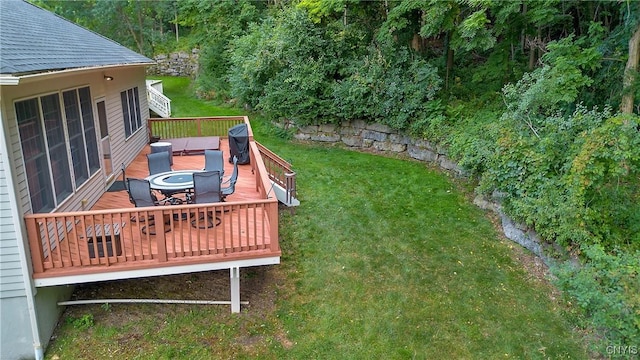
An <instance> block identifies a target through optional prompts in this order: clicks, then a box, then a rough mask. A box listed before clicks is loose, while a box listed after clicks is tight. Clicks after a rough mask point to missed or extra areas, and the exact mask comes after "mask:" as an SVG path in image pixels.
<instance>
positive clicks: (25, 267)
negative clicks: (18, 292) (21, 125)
mask: <svg viewBox="0 0 640 360" xmlns="http://www.w3.org/2000/svg"><path fill="white" fill-rule="evenodd" d="M4 108H6V107H3V109H4ZM3 113H4V111H0V124H1V125H0V146H1V148H0V155H1V156H2V163H3V164H6V166H10V164H11V163H10V162H9V146H8V142H7V141H6V139H7V137H6V132H5V127H4V124H5V121H4V120H3V118H5V116H3ZM7 175H8V176H6V181H7V188H8V189H15V187H14V179H13V173H12V172H7ZM7 195H8V198H9V204H10V208H11V216H12V217H13V218H14V219H22V214H20V213H18V198H17V196H16V193H15V191H9V194H7ZM18 224H19V225H18ZM18 224H15V223H14V231H15V234H16V238H17V239H18V242H19V244H18V256H19V257H20V263H22V266H21V270H22V279H23V281H24V290H25V293H26V297H27V307H28V309H29V320H30V323H31V333H32V336H33V350H34V352H35V359H36V360H42V359H44V349H43V347H42V341H40V331H39V328H38V316H37V309H36V304H35V296H36V293H37V290H36V288H35V286H34V285H33V279H32V278H31V272H30V266H29V265H30V264H31V263H30V262H29V256H28V255H27V254H28V252H27V249H26V246H25V241H24V239H25V235H24V234H26V231H24V222H23V221H19V222H18ZM20 240H22V241H20Z"/></svg>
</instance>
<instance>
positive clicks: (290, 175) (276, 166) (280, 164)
mask: <svg viewBox="0 0 640 360" xmlns="http://www.w3.org/2000/svg"><path fill="white" fill-rule="evenodd" d="M255 143H256V145H257V147H258V151H259V152H260V156H261V157H262V161H263V162H264V166H265V168H266V169H267V173H268V174H269V179H270V180H272V181H273V182H275V183H276V184H278V185H280V186H281V187H282V188H283V189H285V192H286V194H287V198H286V202H287V203H291V199H292V198H295V197H296V173H295V171H293V168H292V166H291V164H290V163H289V162H287V161H286V160H284V159H283V158H281V157H280V156H278V155H276V154H275V153H274V152H273V151H271V150H269V149H267V148H266V147H264V145H262V144H260V143H259V142H257V141H256V142H255Z"/></svg>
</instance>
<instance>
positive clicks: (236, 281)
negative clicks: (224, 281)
mask: <svg viewBox="0 0 640 360" xmlns="http://www.w3.org/2000/svg"><path fill="white" fill-rule="evenodd" d="M229 276H230V281H231V286H230V287H231V312H232V313H239V312H240V268H239V267H238V266H233V267H231V268H229Z"/></svg>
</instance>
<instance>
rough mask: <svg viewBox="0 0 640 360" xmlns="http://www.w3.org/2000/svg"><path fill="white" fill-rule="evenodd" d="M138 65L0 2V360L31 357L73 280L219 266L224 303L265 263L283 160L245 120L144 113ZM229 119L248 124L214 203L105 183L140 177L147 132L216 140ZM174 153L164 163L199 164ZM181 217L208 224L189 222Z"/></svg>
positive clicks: (289, 184)
mask: <svg viewBox="0 0 640 360" xmlns="http://www.w3.org/2000/svg"><path fill="white" fill-rule="evenodd" d="M151 63H152V61H151V60H150V59H148V58H147V57H145V56H142V55H140V54H137V53H135V52H133V51H131V50H129V49H127V48H125V47H123V46H121V45H119V44H117V43H115V42H113V41H111V40H109V39H107V38H105V37H103V36H101V35H98V34H96V33H93V32H91V31H88V30H86V29H84V28H82V27H79V26H77V25H75V24H73V23H71V22H69V21H67V20H65V19H63V18H61V17H58V16H56V15H54V14H52V13H50V12H48V11H45V10H43V9H41V8H39V7H37V6H34V5H32V4H30V3H27V2H24V1H21V0H2V1H0V123H1V125H2V126H0V358H1V359H25V358H35V359H41V358H43V356H44V350H45V348H46V346H47V344H48V342H49V339H50V336H51V335H52V333H53V331H54V329H55V326H56V324H57V322H58V320H59V317H60V315H61V313H62V311H63V310H64V306H63V305H61V303H64V302H65V301H66V300H69V299H70V296H71V294H72V292H73V289H74V285H75V284H79V283H85V282H95V281H104V280H115V279H125V278H136V277H146V276H158V275H167V274H178V273H185V272H195V271H209V270H225V269H228V270H229V274H230V293H231V294H230V297H231V301H229V304H230V305H231V310H232V312H238V311H240V270H241V269H242V268H243V267H249V266H263V265H272V264H278V263H279V261H280V248H279V244H278V200H277V199H276V197H275V196H274V192H273V191H272V190H273V189H274V187H278V188H281V187H284V188H288V189H289V190H287V191H288V194H289V195H291V193H292V192H293V189H295V178H294V177H292V175H294V174H293V173H292V171H291V170H290V168H289V166H290V165H288V164H287V163H286V162H285V161H283V160H282V159H280V158H278V157H277V155H275V154H273V153H272V152H270V151H268V150H267V149H266V148H264V147H263V146H262V145H260V144H258V143H257V142H255V141H254V139H253V134H252V132H251V128H250V124H249V121H248V118H246V117H242V116H235V117H212V118H185V119H170V118H167V119H161V118H158V119H153V118H150V116H149V106H150V104H149V100H148V99H147V96H145V88H146V83H145V66H147V65H150V64H151ZM238 124H246V125H247V128H248V129H249V130H248V144H249V147H248V151H249V153H250V164H248V165H242V166H240V167H239V173H240V176H239V181H238V185H237V190H236V194H235V195H233V196H229V198H228V200H226V202H224V203H216V204H182V205H177V206H171V205H163V206H154V207H152V208H149V207H146V208H144V207H141V208H135V207H134V206H133V205H132V204H131V202H130V201H129V199H128V195H127V192H126V191H111V189H112V188H113V185H114V184H115V183H117V182H118V181H121V180H120V179H121V176H122V178H123V177H124V174H123V170H124V168H125V167H126V171H127V177H145V176H146V175H147V173H146V172H148V168H147V167H146V155H147V154H148V153H149V152H150V151H151V150H150V145H149V141H150V138H151V137H152V136H151V135H154V136H153V137H156V136H160V137H161V138H162V139H170V138H173V139H174V140H176V141H177V142H176V144H178V143H185V141H182V140H185V139H188V138H189V137H200V136H209V137H211V136H213V137H217V138H219V143H220V148H221V149H222V150H223V151H230V149H229V144H228V139H226V138H225V136H226V134H227V130H228V129H229V128H231V127H233V126H237V125H238ZM178 140H181V141H178ZM177 150H178V149H175V148H174V149H173V154H174V156H173V159H174V168H180V167H182V168H183V169H184V168H187V169H188V168H192V169H193V168H196V167H198V166H202V165H201V161H203V160H202V157H201V156H200V155H190V154H186V155H185V152H180V151H179V150H178V152H176V151H177ZM181 155H185V156H181ZM225 166H227V167H229V169H228V170H231V168H230V167H231V166H232V165H231V164H226V165H225ZM289 197H290V196H289ZM193 214H215V217H216V219H217V220H219V221H218V222H217V223H216V225H215V227H213V228H211V227H210V226H204V227H199V226H194V224H195V225H197V221H198V220H192V221H191V220H190V219H191V216H192V215H193ZM145 219H148V220H149V221H148V222H147V223H144V220H145ZM152 219H155V222H157V223H158V224H156V226H157V227H161V226H162V225H161V224H159V223H160V221H158V219H167V221H166V222H165V225H164V226H165V231H164V232H163V231H156V232H155V233H152V232H151V231H145V230H144V229H148V227H149V226H151V225H152V222H151V220H152ZM184 219H187V220H186V221H185V220H184Z"/></svg>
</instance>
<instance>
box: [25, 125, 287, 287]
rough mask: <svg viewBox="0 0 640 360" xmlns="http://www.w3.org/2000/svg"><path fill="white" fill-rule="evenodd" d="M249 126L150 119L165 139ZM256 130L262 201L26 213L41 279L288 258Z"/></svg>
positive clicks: (252, 146) (254, 155) (255, 163)
mask: <svg viewBox="0 0 640 360" xmlns="http://www.w3.org/2000/svg"><path fill="white" fill-rule="evenodd" d="M241 123H247V124H248V118H247V117H245V116H234V117H206V118H182V119H150V120H149V129H150V130H151V131H152V132H151V133H152V134H154V135H159V136H161V137H162V138H178V137H185V136H225V135H226V132H227V130H228V128H230V127H232V126H235V125H237V124H241ZM190 129H191V130H190ZM223 130H224V131H223ZM249 131H250V132H249V136H250V142H249V154H250V157H251V164H252V168H253V169H254V171H253V173H254V174H255V183H256V191H257V193H258V198H259V199H257V200H252V201H237V202H233V201H229V202H222V203H212V204H184V205H167V206H153V207H147V208H118V209H109V210H90V211H77V212H64V213H46V214H25V215H24V220H25V225H26V230H27V235H28V239H29V246H30V250H31V258H32V264H33V271H34V274H33V276H34V278H47V277H55V276H61V275H63V274H64V275H73V274H92V273H102V272H106V271H117V270H119V269H126V270H130V269H148V268H157V267H162V266H173V265H184V264H198V263H203V262H220V261H229V260H244V259H253V258H258V257H273V256H280V247H279V243H278V203H277V201H276V200H275V199H274V198H273V197H271V196H269V189H270V188H271V183H270V181H269V177H268V176H267V175H266V174H267V173H268V171H267V168H266V166H265V164H264V163H263V161H262V159H264V157H263V156H262V155H261V151H264V150H259V148H258V145H256V143H255V142H254V141H253V134H252V133H251V128H250V127H249ZM258 158H259V159H260V160H257V159H258ZM205 214H208V215H210V217H211V219H212V220H211V222H209V220H208V219H209V216H205Z"/></svg>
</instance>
